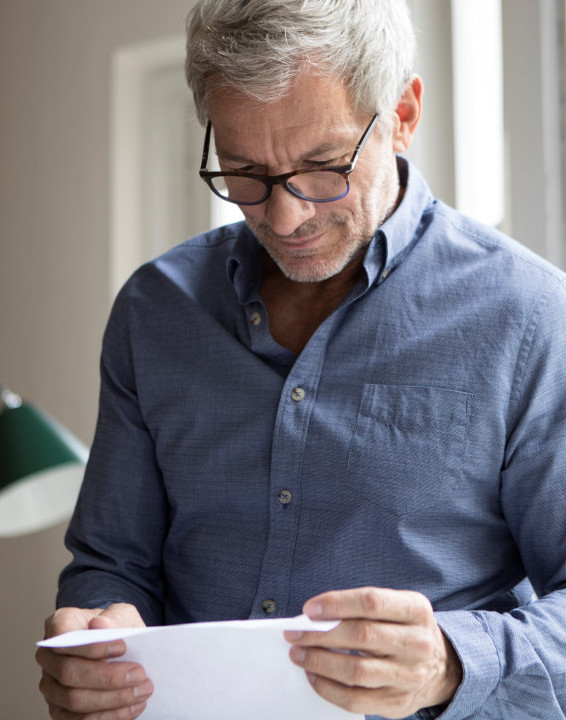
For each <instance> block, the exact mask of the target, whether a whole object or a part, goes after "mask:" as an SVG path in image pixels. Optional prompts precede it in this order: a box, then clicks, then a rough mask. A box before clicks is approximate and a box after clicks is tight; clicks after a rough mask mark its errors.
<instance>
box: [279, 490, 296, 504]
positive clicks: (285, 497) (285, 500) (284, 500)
mask: <svg viewBox="0 0 566 720" xmlns="http://www.w3.org/2000/svg"><path fill="white" fill-rule="evenodd" d="M277 497H278V498H279V502H280V503H281V505H288V504H289V503H290V502H291V500H292V499H293V493H292V492H291V491H290V490H281V492H280V493H279V495H278V496H277Z"/></svg>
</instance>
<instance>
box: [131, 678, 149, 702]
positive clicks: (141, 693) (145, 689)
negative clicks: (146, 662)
mask: <svg viewBox="0 0 566 720" xmlns="http://www.w3.org/2000/svg"><path fill="white" fill-rule="evenodd" d="M152 692H153V683H152V682H151V680H146V681H145V682H144V683H143V684H142V685H138V686H137V687H135V688H134V697H135V698H136V700H140V699H142V698H148V697H149V696H150V695H151V693H152Z"/></svg>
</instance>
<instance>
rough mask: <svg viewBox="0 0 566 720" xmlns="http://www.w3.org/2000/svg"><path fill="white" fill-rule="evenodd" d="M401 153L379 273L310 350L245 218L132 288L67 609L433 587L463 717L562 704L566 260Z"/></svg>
mask: <svg viewBox="0 0 566 720" xmlns="http://www.w3.org/2000/svg"><path fill="white" fill-rule="evenodd" d="M400 171H401V175H402V176H403V180H404V182H405V183H406V186H407V187H406V191H405V195H404V198H403V201H402V203H401V205H400V206H399V208H398V209H397V210H396V212H395V213H394V214H393V215H392V217H391V218H390V219H389V220H387V222H386V223H385V224H384V225H383V226H382V227H381V228H380V229H379V231H378V232H377V233H376V235H375V236H374V238H373V239H372V242H371V244H370V245H369V247H368V250H367V254H366V256H365V262H364V274H363V279H362V280H361V281H360V282H359V283H358V284H357V285H356V286H355V287H354V288H353V290H352V291H351V292H350V293H349V295H348V296H347V297H346V298H345V299H344V300H343V302H342V303H341V304H340V306H339V307H338V308H337V309H336V310H335V312H334V313H333V314H332V315H331V316H330V317H328V319H326V320H325V321H324V322H323V324H322V325H321V326H320V327H319V328H318V329H317V330H316V332H315V333H314V335H313V336H312V337H311V339H310V341H309V342H308V344H307V345H306V347H305V349H304V350H303V352H302V353H301V354H300V355H299V356H298V357H297V356H295V355H294V354H293V353H291V352H290V351H288V350H286V349H284V348H283V347H281V346H279V345H278V344H277V343H276V342H275V341H274V340H273V338H272V337H271V335H270V332H269V322H268V318H267V315H266V311H265V307H264V305H263V303H262V299H261V297H260V293H259V283H260V261H259V260H260V252H261V250H260V247H259V245H258V243H257V241H256V240H255V238H254V236H253V235H252V234H251V232H250V231H249V230H248V229H247V228H246V227H245V226H244V225H242V224H236V225H231V226H228V227H224V228H220V229H219V230H215V231H212V232H210V233H207V234H204V235H201V236H199V237H196V238H194V239H192V240H190V241H188V242H186V243H184V244H182V245H180V246H178V247H176V248H174V249H173V250H171V251H170V252H168V253H166V254H165V255H163V256H161V257H159V258H158V259H156V260H155V261H153V262H151V263H149V264H147V265H145V266H144V267H142V268H141V269H140V270H139V271H138V272H136V273H135V274H134V276H133V277H132V278H131V279H130V280H129V282H128V283H127V284H126V286H125V287H124V289H123V290H122V291H121V293H120V295H119V296H118V298H117V300H116V303H115V306H114V308H113V311H112V314H111V317H110V320H109V324H108V328H107V331H106V334H105V339H104V345H103V353H102V363H101V372H102V388H101V397H100V416H99V421H98V426H97V432H96V437H95V441H94V445H93V448H92V453H91V458H90V462H89V465H88V469H87V472H86V477H85V481H84V485H83V488H82V491H81V495H80V499H79V502H78V505H77V509H76V512H75V515H74V518H73V520H72V523H71V526H70V530H69V533H68V538H67V542H68V546H69V548H70V549H71V551H72V552H73V553H74V557H75V559H74V561H73V562H72V564H71V565H70V567H69V568H67V569H66V571H65V572H64V573H63V575H62V578H61V587H60V594H59V598H58V604H59V605H73V606H77V605H78V606H83V607H89V606H90V607H95V606H104V605H108V604H109V603H112V602H130V603H133V604H134V605H136V606H137V607H138V609H139V610H140V612H141V613H142V616H143V617H144V619H145V620H146V622H147V623H150V624H160V623H180V622H191V621H204V620H222V619H235V618H253V617H264V616H265V615H266V613H268V614H270V615H271V616H272V617H278V616H291V615H295V614H298V613H300V612H301V607H302V605H303V603H304V602H305V600H307V599H308V598H310V597H311V596H313V595H315V594H317V593H320V592H322V591H325V590H329V589H339V588H352V587H359V586H365V585H375V586H381V587H391V588H399V589H403V588H406V589H413V590H417V591H419V592H422V593H424V594H425V595H426V596H427V597H428V598H429V599H430V601H431V602H432V604H433V606H434V608H435V612H436V617H437V620H438V622H439V624H440V626H441V627H442V629H443V630H444V632H445V633H446V634H447V636H448V637H449V638H450V640H451V641H452V642H453V644H454V646H455V647H456V650H457V652H458V653H459V655H460V658H461V660H462V664H463V668H464V679H463V682H462V684H461V686H460V689H459V691H458V693H457V695H456V697H455V698H454V700H453V701H452V703H451V704H450V705H449V706H448V708H447V709H445V710H444V712H443V713H442V718H443V720H444V719H445V720H464V719H465V718H474V720H484V719H485V720H488V719H489V720H523V719H525V720H526V719H527V718H529V719H531V718H541V719H544V720H559V719H560V718H565V717H566V622H565V618H566V487H565V478H566V292H565V287H564V285H565V276H564V274H563V273H562V272H561V271H559V270H557V269H556V268H554V267H552V266H551V265H549V264H547V263H546V262H545V261H543V260H541V259H540V258H538V257H536V256H535V255H533V254H532V253H530V252H529V251H528V250H526V249H525V248H523V247H522V246H520V245H519V244H517V243H515V242H514V241H512V240H510V239H508V238H506V237H504V236H503V235H501V234H499V233H497V232H496V231H494V230H492V229H490V228H486V227H483V226H481V225H479V224H478V223H476V222H474V221H472V220H470V219H468V218H466V217H464V216H462V215H460V214H458V213H457V212H455V211H454V210H453V209H451V208H449V207H447V206H446V205H444V204H443V203H441V202H438V201H436V200H434V199H433V198H432V196H431V194H430V191H429V189H428V187H427V185H426V183H425V181H424V180H423V178H422V177H421V176H420V174H419V173H418V171H416V170H415V169H414V168H413V167H411V166H407V165H406V163H405V161H402V160H401V161H400ZM527 577H528V580H527V579H526V578H527ZM533 588H534V590H535V591H536V594H537V596H538V598H539V599H537V600H535V601H533V602H531V599H532V593H533ZM438 712H440V710H437V711H435V712H431V713H430V715H431V716H434V715H436V714H438ZM428 716H429V713H428V711H425V712H424V713H422V714H418V715H417V716H415V717H428Z"/></svg>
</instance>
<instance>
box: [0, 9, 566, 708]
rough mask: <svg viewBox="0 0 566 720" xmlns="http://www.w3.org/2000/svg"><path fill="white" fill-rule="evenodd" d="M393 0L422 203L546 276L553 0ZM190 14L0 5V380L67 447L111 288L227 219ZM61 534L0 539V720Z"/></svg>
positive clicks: (87, 426) (554, 90) (558, 124)
mask: <svg viewBox="0 0 566 720" xmlns="http://www.w3.org/2000/svg"><path fill="white" fill-rule="evenodd" d="M409 4H410V6H411V8H412V11H413V16H414V20H415V24H416V26H417V28H418V33H419V48H420V49H419V60H418V65H417V71H418V72H419V74H420V75H421V76H422V77H423V79H424V84H425V97H424V111H423V118H422V122H421V127H420V128H419V131H418V133H417V137H416V140H415V144H414V147H413V148H412V150H411V152H410V158H411V159H412V160H413V161H414V162H415V163H416V164H417V165H418V166H419V167H420V169H421V170H422V171H423V172H424V174H425V176H426V177H427V178H428V180H429V183H430V185H431V187H432V189H433V192H434V193H435V194H436V195H437V196H438V197H440V198H441V199H443V200H445V201H446V202H448V203H450V204H452V205H455V206H457V207H458V208H460V209H462V210H463V211H464V212H468V213H470V214H472V215H475V216H476V217H479V218H480V219H482V220H484V221H485V222H487V223H490V224H492V225H495V226H498V227H500V228H501V229H503V230H504V231H506V232H508V233H510V234H512V235H513V236H514V237H516V238H517V239H518V240H520V241H521V242H523V243H524V244H526V245H527V246H529V247H531V248H532V249H534V250H535V251H536V252H538V253H539V254H541V255H543V256H545V257H547V258H548V259H550V260H551V261H552V262H554V263H555V264H557V265H559V266H562V267H565V266H566V243H565V240H564V207H565V203H564V187H565V185H564V169H565V150H564V135H565V132H564V130H565V127H566V123H565V102H564V96H565V85H564V77H565V65H564V15H565V8H564V5H565V2H564V0H474V2H470V0H409ZM190 7H191V0H167V2H157V0H80V1H77V0H2V2H1V3H0V108H1V109H0V218H1V219H2V225H1V229H0V382H1V383H5V384H6V385H8V386H9V387H10V388H11V389H12V390H14V391H15V392H17V393H19V394H20V395H22V396H23V397H24V398H25V399H27V400H29V401H31V402H33V403H34V404H35V405H37V406H39V407H41V408H42V409H43V410H45V411H46V412H48V413H49V414H50V415H52V416H53V417H55V418H56V419H57V420H58V421H59V422H60V423H62V424H63V425H64V426H66V427H67V428H68V429H69V430H70V431H71V432H72V433H73V434H74V435H76V436H77V437H78V438H79V440H81V441H82V442H83V443H84V444H85V445H86V446H88V445H89V444H90V442H91V440H92V436H93V431H94V425H95V421H96V406H97V394H98V358H99V352H100V343H101V338H102V333H103V330H104V326H105V322H106V318H107V316H108V312H109V309H110V306H111V303H112V300H113V298H114V296H115V294H116V292H117V290H118V289H119V287H120V285H121V284H122V283H123V281H124V280H125V279H126V278H127V277H128V275H129V274H130V273H131V272H132V271H133V270H134V269H135V268H136V267H137V266H138V265H139V264H141V263H142V262H144V261H145V260H146V259H149V258H150V257H153V256H155V255H157V254H158V253H160V252H162V251H164V250H166V249H167V248H168V247H170V246H172V245H174V244H176V243H178V242H181V241H183V240H184V239H186V238H187V237H189V236H191V235H194V234H195V233H198V232H201V231H203V230H206V229H208V228H210V227H212V226H214V225H217V224H219V223H222V222H225V221H230V220H231V219H232V216H230V215H225V214H224V213H225V212H226V210H227V208H226V207H220V201H219V202H218V204H217V203H215V202H214V198H213V196H212V195H211V194H210V193H209V191H208V190H207V188H206V187H205V185H204V183H202V182H201V181H200V180H199V178H198V173H197V170H198V166H199V163H200V152H201V148H202V140H203V131H202V129H201V128H200V127H199V125H198V123H197V122H196V120H195V118H194V116H193V112H192V101H191V98H190V96H189V93H188V91H187V90H186V88H185V85H184V79H183V57H184V27H185V19H186V16H187V13H188V11H189V10H190ZM225 205H227V204H225ZM1 452H2V449H1V448H0V453H1ZM0 487H1V485H0ZM64 527H65V522H59V523H57V524H56V525H53V526H51V527H49V528H47V529H45V530H43V531H41V532H33V533H28V534H27V535H19V536H18V537H0V572H1V575H0V577H1V580H0V583H1V584H0V643H1V647H2V653H1V654H0V697H1V698H2V715H3V716H5V717H10V718H12V719H13V720H20V718H21V719H22V720H40V719H42V718H46V717H47V711H46V708H44V706H43V701H42V699H41V697H40V696H39V693H38V692H37V690H36V686H37V682H38V679H39V672H38V670H36V668H35V665H34V662H33V653H34V647H33V644H34V642H35V640H37V639H39V638H40V637H41V636H42V633H43V619H44V617H45V616H46V615H47V614H49V613H50V612H51V611H52V609H53V601H54V595H55V588H56V576H57V573H58V571H59V569H60V567H61V566H62V565H63V563H64V562H65V561H66V556H65V551H64V550H63V547H62V536H63V532H64ZM0 534H1V528H0Z"/></svg>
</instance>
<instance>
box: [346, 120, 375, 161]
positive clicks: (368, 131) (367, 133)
mask: <svg viewBox="0 0 566 720" xmlns="http://www.w3.org/2000/svg"><path fill="white" fill-rule="evenodd" d="M378 117H379V113H375V115H374V116H373V118H372V120H371V122H370V124H369V125H368V126H367V128H366V129H365V132H364V134H363V135H362V137H361V138H360V142H359V143H358V144H357V145H356V149H355V150H354V152H353V153H352V157H351V159H350V162H351V163H355V162H356V160H357V159H358V157H357V156H358V155H359V154H360V153H361V151H362V150H363V147H364V145H365V144H366V142H367V141H368V140H369V137H370V135H371V133H372V132H373V129H374V127H375V123H376V122H377V118H378Z"/></svg>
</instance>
